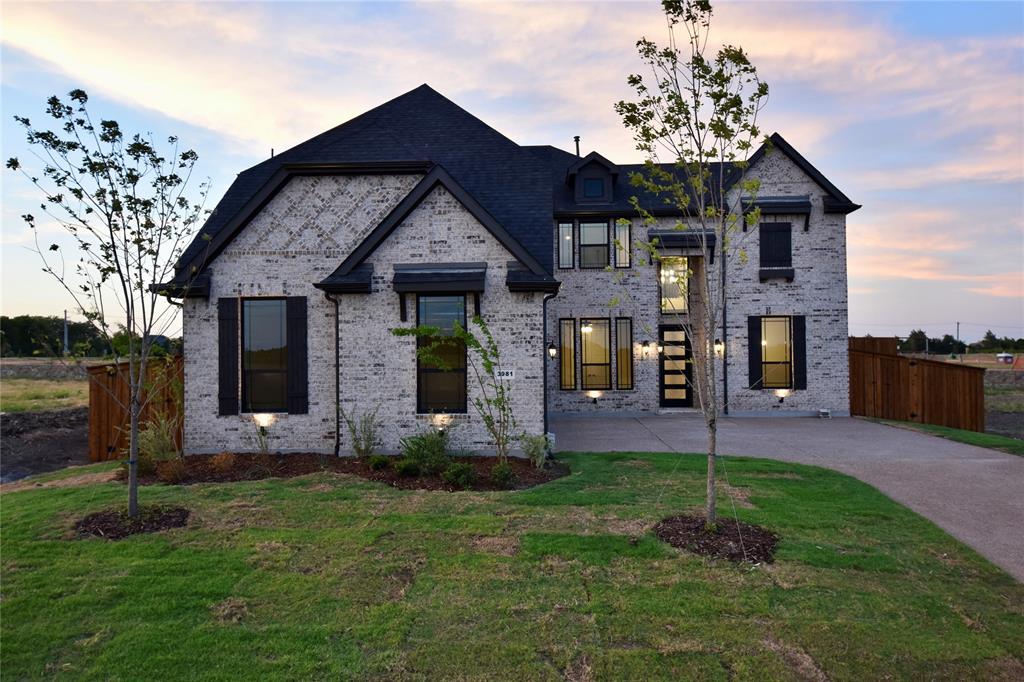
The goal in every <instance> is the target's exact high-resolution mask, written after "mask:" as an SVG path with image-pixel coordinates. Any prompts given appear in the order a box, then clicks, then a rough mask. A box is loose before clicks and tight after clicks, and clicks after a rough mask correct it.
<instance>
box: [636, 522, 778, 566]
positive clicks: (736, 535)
mask: <svg viewBox="0 0 1024 682" xmlns="http://www.w3.org/2000/svg"><path fill="white" fill-rule="evenodd" d="M654 534H655V535H656V536H657V537H658V539H660V540H662V541H664V542H667V543H668V544H670V545H672V546H673V547H678V548H679V549H685V550H687V551H688V552H693V553H694V554H700V555H701V556H709V557H718V558H721V559H728V560H729V561H734V562H739V561H750V562H753V563H771V562H772V561H773V560H774V557H775V547H776V545H778V543H779V538H778V536H777V535H775V533H772V532H771V531H769V530H767V529H765V528H762V527H760V526H755V525H753V524H750V523H743V522H742V521H737V520H736V519H723V518H720V519H718V523H717V524H715V530H714V531H710V532H709V531H708V530H707V529H706V528H705V527H704V518H703V517H701V516H693V515H688V514H681V515H679V516H670V517H668V518H667V519H663V520H662V521H660V522H658V524H657V525H656V526H654Z"/></svg>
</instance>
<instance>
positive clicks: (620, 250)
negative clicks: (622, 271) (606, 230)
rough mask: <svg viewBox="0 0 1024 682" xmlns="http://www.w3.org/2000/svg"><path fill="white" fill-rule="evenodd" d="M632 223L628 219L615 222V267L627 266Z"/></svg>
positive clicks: (630, 245)
mask: <svg viewBox="0 0 1024 682" xmlns="http://www.w3.org/2000/svg"><path fill="white" fill-rule="evenodd" d="M632 236H633V225H632V224H631V223H630V222H628V221H619V222H616V223H615V267H617V268H628V267H629V257H630V251H631V250H632V248H633V246H632Z"/></svg>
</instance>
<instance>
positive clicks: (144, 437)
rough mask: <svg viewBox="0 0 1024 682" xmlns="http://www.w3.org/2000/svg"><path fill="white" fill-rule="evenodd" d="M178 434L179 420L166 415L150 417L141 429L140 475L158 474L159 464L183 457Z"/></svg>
mask: <svg viewBox="0 0 1024 682" xmlns="http://www.w3.org/2000/svg"><path fill="white" fill-rule="evenodd" d="M177 433H178V418H177V416H171V415H169V414H166V413H157V414H155V415H153V416H152V417H150V418H149V419H148V420H146V422H145V423H144V424H143V425H142V427H141V428H140V429H139V475H140V476H152V475H153V474H155V473H157V470H156V465H157V463H158V462H165V461H168V460H171V459H177V458H178V457H180V456H181V451H180V450H179V449H178V443H177V442H176V441H175V436H176V435H177Z"/></svg>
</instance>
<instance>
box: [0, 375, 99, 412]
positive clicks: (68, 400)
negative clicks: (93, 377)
mask: <svg viewBox="0 0 1024 682" xmlns="http://www.w3.org/2000/svg"><path fill="white" fill-rule="evenodd" d="M88 404H89V381H88V380H86V379H60V380H57V379H3V380H2V381H0V411H2V412H36V411H41V410H57V409H61V408H65V407H85V406H87V405H88Z"/></svg>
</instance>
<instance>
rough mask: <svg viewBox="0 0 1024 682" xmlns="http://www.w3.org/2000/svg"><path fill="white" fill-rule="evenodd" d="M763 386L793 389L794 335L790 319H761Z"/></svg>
mask: <svg viewBox="0 0 1024 682" xmlns="http://www.w3.org/2000/svg"><path fill="white" fill-rule="evenodd" d="M761 385H762V386H763V387H764V388H792V387H793V334H792V325H791V324H790V318H788V317H762V318H761Z"/></svg>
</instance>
